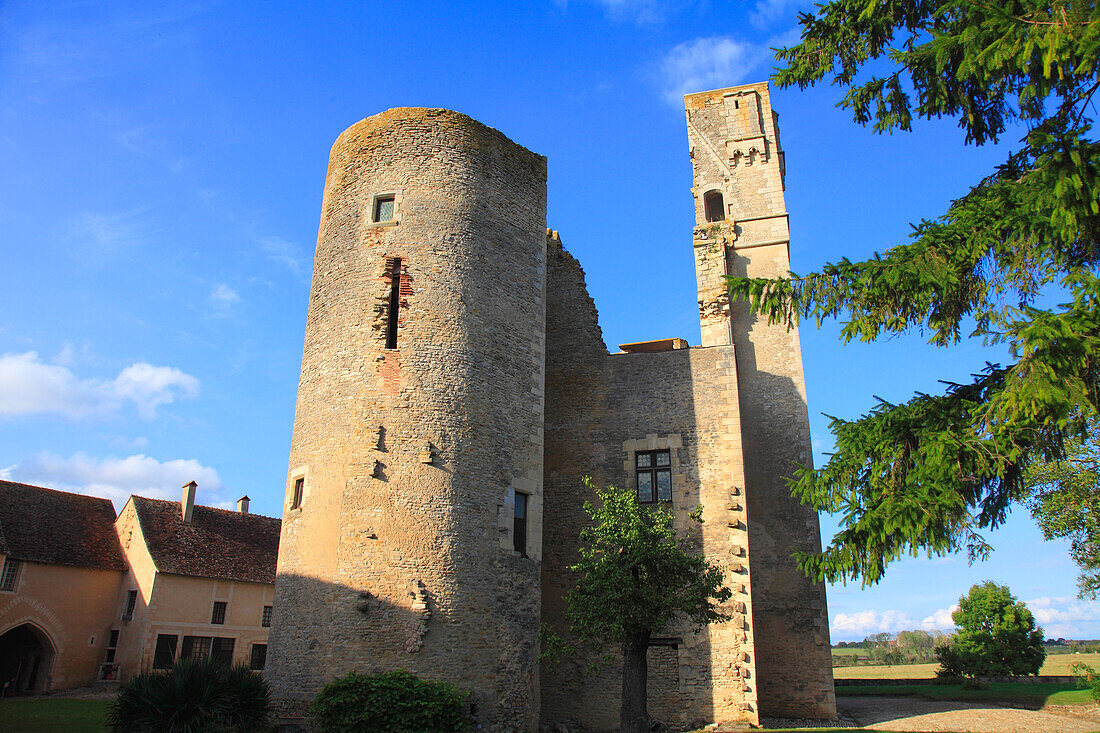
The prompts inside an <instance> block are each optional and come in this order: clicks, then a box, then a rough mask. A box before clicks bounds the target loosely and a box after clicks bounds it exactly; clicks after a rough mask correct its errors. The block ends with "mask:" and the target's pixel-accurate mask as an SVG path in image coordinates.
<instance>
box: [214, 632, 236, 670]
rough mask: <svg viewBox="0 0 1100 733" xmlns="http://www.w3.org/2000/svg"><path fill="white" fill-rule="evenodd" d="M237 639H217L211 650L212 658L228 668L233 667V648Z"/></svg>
mask: <svg viewBox="0 0 1100 733" xmlns="http://www.w3.org/2000/svg"><path fill="white" fill-rule="evenodd" d="M236 641H237V640H236V639H227V638H222V637H217V638H215V639H214V643H213V645H212V646H211V649H210V658H211V659H213V660H214V661H215V662H217V663H218V664H223V665H225V666H226V667H230V666H232V665H233V646H234V644H235V643H236Z"/></svg>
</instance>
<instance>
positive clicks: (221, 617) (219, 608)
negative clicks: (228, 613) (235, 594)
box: [210, 601, 225, 624]
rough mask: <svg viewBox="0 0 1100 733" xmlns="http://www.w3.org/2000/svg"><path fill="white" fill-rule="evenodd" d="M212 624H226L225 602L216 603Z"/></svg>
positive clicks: (211, 619)
mask: <svg viewBox="0 0 1100 733" xmlns="http://www.w3.org/2000/svg"><path fill="white" fill-rule="evenodd" d="M210 623H212V624H224V623H225V601H214V611H213V613H211V614H210Z"/></svg>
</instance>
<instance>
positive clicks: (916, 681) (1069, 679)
mask: <svg viewBox="0 0 1100 733" xmlns="http://www.w3.org/2000/svg"><path fill="white" fill-rule="evenodd" d="M935 680H936V678H935V677H910V678H905V679H883V680H876V679H858V680H852V679H849V680H835V683H836V686H837V687H881V686H887V685H898V686H900V685H927V684H929V683H930V682H933V681H935ZM978 681H979V682H984V683H986V684H990V683H993V682H998V683H999V682H1023V683H1024V684H1030V685H1038V684H1053V685H1072V684H1073V683H1075V682H1077V678H1076V677H1074V676H1073V675H1054V674H1048V675H1038V676H1035V677H978Z"/></svg>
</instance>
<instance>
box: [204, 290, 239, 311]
mask: <svg viewBox="0 0 1100 733" xmlns="http://www.w3.org/2000/svg"><path fill="white" fill-rule="evenodd" d="M240 302H241V296H240V294H239V293H238V292H237V291H236V290H234V289H233V288H231V287H229V286H228V285H226V284H225V283H218V284H217V285H216V286H214V289H213V290H211V291H210V305H211V306H212V307H213V309H214V312H215V313H216V314H218V315H226V314H228V312H229V309H230V308H232V307H233V306H234V305H236V304H237V303H240Z"/></svg>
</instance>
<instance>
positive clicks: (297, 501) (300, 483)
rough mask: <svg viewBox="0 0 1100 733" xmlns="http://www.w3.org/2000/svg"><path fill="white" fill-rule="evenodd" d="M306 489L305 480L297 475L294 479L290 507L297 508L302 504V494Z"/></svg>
mask: <svg viewBox="0 0 1100 733" xmlns="http://www.w3.org/2000/svg"><path fill="white" fill-rule="evenodd" d="M305 490H306V480H305V478H304V477H301V476H299V477H298V478H296V479H294V495H293V496H292V497H291V498H290V508H291V509H298V508H300V507H301V506H302V494H303V493H304V492H305Z"/></svg>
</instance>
